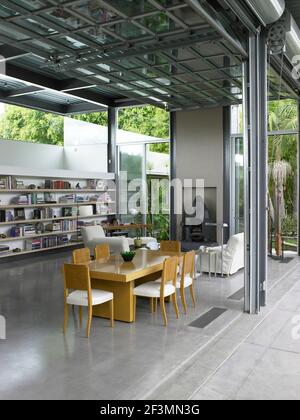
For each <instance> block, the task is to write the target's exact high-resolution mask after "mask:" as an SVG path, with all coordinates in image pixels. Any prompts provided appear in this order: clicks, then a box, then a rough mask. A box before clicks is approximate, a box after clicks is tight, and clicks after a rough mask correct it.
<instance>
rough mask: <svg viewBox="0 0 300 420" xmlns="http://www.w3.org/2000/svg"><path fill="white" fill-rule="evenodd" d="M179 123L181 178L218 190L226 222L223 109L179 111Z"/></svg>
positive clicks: (219, 208)
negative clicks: (199, 180)
mask: <svg viewBox="0 0 300 420" xmlns="http://www.w3.org/2000/svg"><path fill="white" fill-rule="evenodd" d="M176 124H177V127H176V129H177V135H176V139H177V143H176V170H177V178H179V179H181V180H182V181H183V180H184V179H194V180H195V179H204V181H205V187H210V188H217V221H218V222H222V221H223V109H222V108H217V109H207V110H198V111H192V112H178V113H177V123H176ZM178 222H179V223H180V222H181V218H179V220H178ZM178 234H179V235H180V236H179V237H181V228H180V225H179V224H178Z"/></svg>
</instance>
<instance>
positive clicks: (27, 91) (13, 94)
mask: <svg viewBox="0 0 300 420" xmlns="http://www.w3.org/2000/svg"><path fill="white" fill-rule="evenodd" d="M44 90H45V89H44V88H40V87H37V86H27V87H25V88H22V89H14V90H11V91H9V92H8V93H7V98H18V97H20V96H26V95H32V94H33V93H38V92H42V91H44Z"/></svg>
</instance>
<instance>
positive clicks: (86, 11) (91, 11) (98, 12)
mask: <svg viewBox="0 0 300 420" xmlns="http://www.w3.org/2000/svg"><path fill="white" fill-rule="evenodd" d="M109 3H111V1H110V2H109ZM74 10H75V11H77V12H79V13H81V14H82V15H83V16H86V17H87V18H91V19H93V20H94V21H95V22H97V23H106V22H110V21H112V20H113V19H115V18H117V17H118V15H116V14H115V13H113V12H111V11H108V10H106V9H104V8H103V7H101V5H100V4H99V3H98V2H97V0H96V1H88V2H84V4H81V5H79V6H75V7H74Z"/></svg>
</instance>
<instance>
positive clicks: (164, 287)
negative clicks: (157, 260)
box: [134, 257, 179, 326]
mask: <svg viewBox="0 0 300 420" xmlns="http://www.w3.org/2000/svg"><path fill="white" fill-rule="evenodd" d="M177 267H178V257H171V258H167V259H166V260H165V262H164V268H163V273H162V278H161V282H160V283H159V282H157V281H153V282H148V283H145V284H142V285H140V286H138V287H136V288H135V289H134V320H135V319H136V298H137V296H140V297H146V298H150V299H155V300H156V299H160V307H161V312H162V316H163V319H164V324H165V326H167V325H168V319H167V314H166V307H165V298H166V297H169V296H171V298H172V301H173V304H174V308H175V313H176V317H177V319H178V318H179V310H178V306H177V298H176V282H177Z"/></svg>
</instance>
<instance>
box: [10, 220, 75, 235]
mask: <svg viewBox="0 0 300 420" xmlns="http://www.w3.org/2000/svg"><path fill="white" fill-rule="evenodd" d="M75 230H77V221H76V220H62V221H60V222H57V223H53V224H51V225H46V226H43V229H42V230H41V227H40V226H38V228H37V227H36V226H35V225H24V226H23V225H19V226H13V227H12V228H11V229H10V230H9V237H10V238H20V237H26V236H35V235H37V234H39V233H42V232H44V231H48V232H57V231H59V232H68V231H75Z"/></svg>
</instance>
